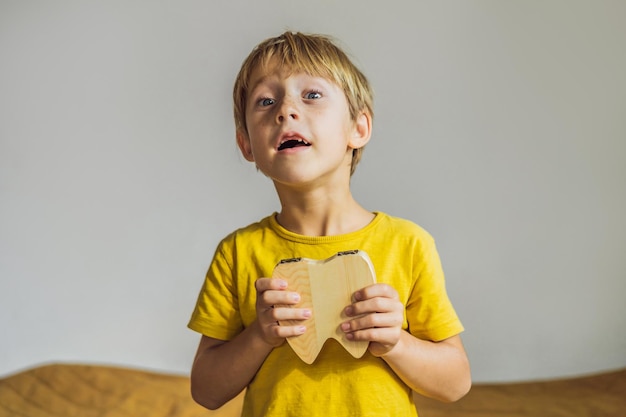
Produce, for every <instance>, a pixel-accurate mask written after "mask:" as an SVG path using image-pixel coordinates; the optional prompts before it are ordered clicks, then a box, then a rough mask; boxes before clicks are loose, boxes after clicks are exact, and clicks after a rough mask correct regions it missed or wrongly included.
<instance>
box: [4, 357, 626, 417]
mask: <svg viewBox="0 0 626 417" xmlns="http://www.w3.org/2000/svg"><path fill="white" fill-rule="evenodd" d="M241 400H242V397H241V396H239V397H238V398H236V399H235V400H233V401H231V402H230V403H228V404H227V405H225V406H224V407H222V408H221V409H220V410H217V411H209V410H205V409H203V408H202V407H200V406H198V405H197V404H195V403H194V401H193V400H192V399H191V397H190V395H189V379H188V378H187V377H184V376H178V375H165V374H160V373H155V372H146V371H140V370H135V369H126V368H115V367H108V366H90V365H69V364H53V365H47V366H40V367H37V368H33V369H30V370H27V371H24V372H21V373H18V374H15V375H12V376H9V377H6V378H4V379H0V417H9V416H10V417H74V416H76V417H79V416H80V417H131V416H133V417H165V416H168V417H200V416H206V417H211V416H219V417H227V416H237V415H239V412H240V410H241ZM416 401H417V403H418V410H419V411H420V416H421V417H443V416H446V417H448V416H451V417H490V416H498V417H530V416H533V417H534V416H536V417H561V416H563V417H565V416H567V417H583V416H585V417H586V416H589V417H604V416H611V417H623V416H626V370H621V371H617V372H611V373H605V374H602V375H596V376H591V377H585V378H576V379H568V380H561V381H548V382H534V383H524V384H497V385H481V384H476V385H475V386H474V387H473V388H472V391H471V392H470V393H469V394H468V395H467V396H466V397H465V398H464V399H462V400H461V401H459V402H457V403H453V404H442V403H439V402H436V401H432V400H428V399H425V398H422V397H416Z"/></svg>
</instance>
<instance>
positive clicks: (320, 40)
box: [233, 32, 374, 175]
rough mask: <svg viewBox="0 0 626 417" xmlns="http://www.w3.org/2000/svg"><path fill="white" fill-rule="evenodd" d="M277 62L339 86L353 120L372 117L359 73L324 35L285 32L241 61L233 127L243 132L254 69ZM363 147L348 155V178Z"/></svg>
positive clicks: (369, 94)
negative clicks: (366, 114)
mask: <svg viewBox="0 0 626 417" xmlns="http://www.w3.org/2000/svg"><path fill="white" fill-rule="evenodd" d="M275 60H277V61H278V63H279V65H280V67H281V68H283V69H287V70H288V71H292V72H295V71H302V72H305V73H307V74H309V75H312V76H316V77H324V78H326V79H328V80H331V81H333V82H334V83H336V84H337V85H339V86H340V87H341V88H342V90H343V91H344V93H345V95H346V98H347V101H348V107H349V111H350V116H351V118H352V120H353V121H356V120H357V117H358V116H359V115H360V114H361V113H363V112H367V113H368V114H369V115H370V117H371V118H373V117H374V111H373V94H372V89H371V87H370V85H369V82H368V81H367V78H366V77H365V75H363V73H362V72H361V71H360V70H359V69H358V68H357V67H356V66H355V65H354V64H353V63H352V61H350V59H349V58H348V56H347V55H346V54H345V52H343V51H342V50H341V49H340V48H339V47H337V46H336V45H335V44H334V43H333V40H332V39H331V38H330V37H328V36H325V35H316V34H303V33H299V32H285V33H283V34H282V35H280V36H277V37H275V38H269V39H266V40H265V41H263V42H261V43H260V44H259V45H257V46H256V47H255V48H254V49H253V50H252V52H251V53H250V55H248V57H247V58H246V60H245V61H244V62H243V64H242V66H241V69H240V70H239V74H238V75H237V78H236V80H235V86H234V88H233V102H234V115H235V127H236V128H237V129H242V130H243V131H244V132H247V125H246V104H247V99H248V93H249V90H248V89H249V88H250V85H249V83H250V77H251V75H252V72H253V71H254V70H255V69H257V68H259V67H260V68H267V66H268V64H269V63H270V61H272V62H276V61H275ZM362 153H363V148H358V149H354V150H353V152H352V165H351V169H350V175H352V173H354V170H355V169H356V166H357V164H358V163H359V161H360V160H361V155H362Z"/></svg>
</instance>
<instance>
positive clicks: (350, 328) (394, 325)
mask: <svg viewBox="0 0 626 417" xmlns="http://www.w3.org/2000/svg"><path fill="white" fill-rule="evenodd" d="M355 299H356V302H355V303H354V304H352V305H350V306H348V307H347V308H346V314H347V315H348V316H353V317H356V316H361V315H363V316H361V317H357V318H355V319H352V320H350V321H347V322H345V323H343V325H342V330H343V331H344V332H346V333H347V336H346V337H348V338H349V339H352V340H367V341H369V342H370V347H369V351H370V352H371V353H372V354H373V355H374V356H378V357H380V358H382V359H383V360H384V361H385V362H387V364H388V365H389V366H390V367H391V369H393V371H394V372H395V373H396V374H397V375H398V376H399V377H400V378H401V379H402V380H403V381H404V382H405V383H406V384H407V385H408V386H409V387H411V389H413V390H414V391H416V392H418V393H420V394H422V395H425V396H427V397H431V398H435V399H438V400H441V401H446V402H449V401H456V400H458V399H460V398H461V397H463V396H464V395H465V394H466V393H467V392H468V391H469V389H470V387H471V375H470V367H469V361H468V359H467V354H466V353H465V349H464V347H463V343H462V342H461V337H460V336H458V335H456V336H453V337H450V338H448V339H445V340H443V341H440V342H432V341H427V340H421V339H418V338H417V337H415V336H413V335H412V334H410V333H409V332H407V331H405V330H403V329H402V328H401V326H402V320H403V312H404V306H403V305H402V303H401V302H400V301H399V299H398V293H397V292H396V290H395V289H393V288H392V287H391V286H389V285H386V284H374V285H371V286H369V287H366V288H364V289H362V290H360V291H357V292H356V293H355Z"/></svg>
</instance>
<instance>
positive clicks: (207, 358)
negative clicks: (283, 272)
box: [191, 278, 311, 410]
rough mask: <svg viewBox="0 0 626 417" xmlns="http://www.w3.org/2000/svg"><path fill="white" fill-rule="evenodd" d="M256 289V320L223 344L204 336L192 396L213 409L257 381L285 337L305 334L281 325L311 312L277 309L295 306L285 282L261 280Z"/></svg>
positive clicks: (298, 328) (294, 297)
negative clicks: (282, 306)
mask: <svg viewBox="0 0 626 417" xmlns="http://www.w3.org/2000/svg"><path fill="white" fill-rule="evenodd" d="M255 286H256V290H257V301H256V311H257V319H256V320H255V321H254V322H253V323H252V324H251V325H250V326H248V327H246V328H245V329H244V330H243V331H242V332H241V333H239V334H238V335H237V336H235V337H234V338H233V339H231V340H228V341H224V340H219V339H214V338H211V337H208V336H202V339H201V340H200V345H199V346H198V351H197V352H196V357H195V359H194V362H193V366H192V368H191V395H192V397H193V399H194V400H195V401H196V402H197V403H199V404H201V405H203V406H204V407H206V408H209V409H211V410H214V409H217V408H219V407H221V406H222V405H224V404H225V403H226V402H228V401H229V400H231V399H232V398H234V397H235V396H236V395H237V394H239V393H240V392H241V391H242V390H243V389H244V388H245V387H246V386H247V385H248V384H249V383H250V381H251V380H252V378H254V375H255V374H256V373H257V371H258V370H259V368H260V367H261V365H262V364H263V362H264V361H265V358H267V356H268V355H269V354H270V352H271V351H272V349H274V347H276V346H280V345H281V344H282V343H284V341H285V338H286V337H289V336H295V335H298V334H302V333H304V331H305V330H306V329H305V328H304V326H279V325H278V321H279V320H304V319H306V318H308V317H310V314H311V313H310V311H308V310H303V309H297V308H274V307H273V306H274V305H277V304H280V305H293V304H296V303H297V302H298V301H299V300H300V296H299V295H298V294H297V293H294V292H290V291H286V289H287V283H286V282H285V281H283V280H278V279H269V278H261V279H259V280H257V281H256V283H255Z"/></svg>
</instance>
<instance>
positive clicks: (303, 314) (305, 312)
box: [302, 310, 311, 319]
mask: <svg viewBox="0 0 626 417" xmlns="http://www.w3.org/2000/svg"><path fill="white" fill-rule="evenodd" d="M302 317H304V318H307V319H308V318H309V317H311V310H304V311H303V312H302Z"/></svg>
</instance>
